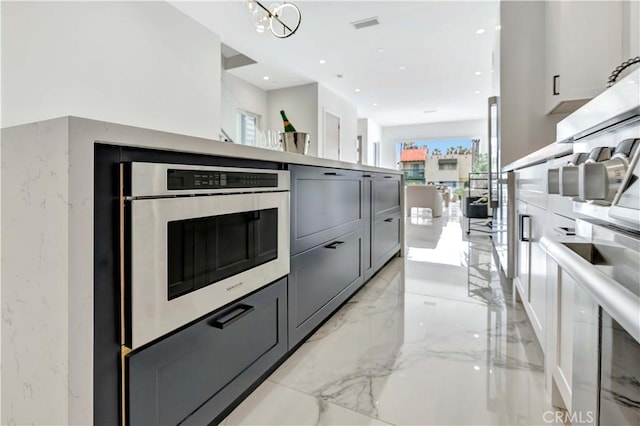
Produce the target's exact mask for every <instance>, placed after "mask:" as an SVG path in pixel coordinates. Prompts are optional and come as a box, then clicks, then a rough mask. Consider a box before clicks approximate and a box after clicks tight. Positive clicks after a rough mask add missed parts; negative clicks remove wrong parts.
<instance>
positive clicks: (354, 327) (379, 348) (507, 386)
mask: <svg viewBox="0 0 640 426" xmlns="http://www.w3.org/2000/svg"><path fill="white" fill-rule="evenodd" d="M406 246H407V247H408V249H407V251H406V256H405V257H403V258H394V259H393V260H392V261H390V262H389V263H388V264H387V265H386V266H385V267H384V268H383V269H382V270H381V271H380V272H379V273H378V274H376V275H375V276H374V277H373V278H372V279H371V281H370V282H369V283H367V285H366V286H365V287H363V289H362V290H360V291H359V292H358V293H357V294H356V295H354V297H353V298H352V299H351V300H349V301H348V302H347V303H346V304H345V305H344V306H343V307H342V308H341V309H340V310H339V311H338V312H336V314H335V315H334V316H333V317H331V318H330V319H329V320H328V321H327V322H326V323H325V324H324V325H323V326H322V327H321V328H320V329H318V330H317V331H316V333H314V334H313V335H312V336H310V337H309V339H308V340H307V341H306V342H305V343H304V344H303V345H302V346H301V347H300V348H299V349H298V350H297V351H296V352H295V353H294V354H292V355H291V356H290V357H289V358H288V359H287V360H286V361H285V362H284V363H283V364H282V365H281V366H280V367H279V368H278V369H277V370H276V371H275V372H274V373H273V374H272V375H271V376H270V377H269V379H268V382H265V384H263V385H262V386H261V387H260V388H258V390H256V392H254V393H253V394H252V395H251V396H250V397H249V398H248V399H247V400H246V401H245V402H244V403H243V404H242V405H241V406H240V407H238V409H237V410H236V411H234V412H233V413H232V414H231V416H230V417H229V419H238V420H233V421H238V422H239V423H238V424H294V423H295V424H343V423H339V422H340V421H343V420H342V419H346V417H341V416H343V415H344V416H346V415H347V413H349V415H356V414H357V415H359V416H362V417H353V420H349V421H352V422H353V424H374V423H359V422H362V421H373V420H372V419H376V420H377V421H380V422H384V423H387V424H394V425H485V424H486V425H489V424H506V425H511V424H530V425H538V424H544V419H543V414H544V412H545V411H546V410H552V407H551V405H550V403H549V402H548V400H547V398H546V396H545V393H544V372H543V365H544V361H543V355H542V352H541V350H540V347H539V346H538V343H537V340H536V338H535V335H534V332H533V329H532V328H531V326H530V324H529V322H528V319H527V317H526V314H525V312H524V309H523V307H522V305H521V304H520V303H516V302H515V301H514V300H513V295H512V289H511V286H510V284H509V283H505V282H501V281H500V277H499V273H498V270H497V268H496V265H495V263H494V261H493V257H492V251H491V250H492V249H491V240H490V239H489V238H488V237H487V236H485V235H473V233H472V235H470V236H467V235H466V234H463V232H462V230H461V228H460V219H459V217H458V214H457V212H456V211H451V210H450V211H449V212H448V214H445V215H443V216H442V217H441V218H435V219H434V218H431V217H430V216H414V217H409V218H407V219H406ZM256 401H257V402H256ZM262 401H264V403H262ZM298 401H300V402H298ZM287 407H293V408H290V409H287ZM323 407H325V408H323ZM339 409H342V410H345V411H344V412H342V411H340V410H339ZM239 413H242V414H239ZM238 416H240V417H238ZM367 419H368V420H367ZM345 421H346V420H345ZM274 422H275V423H274ZM296 422H298V423H296ZM306 422H311V423H306ZM313 422H316V423H313ZM317 422H320V423H317ZM227 424H229V423H227Z"/></svg>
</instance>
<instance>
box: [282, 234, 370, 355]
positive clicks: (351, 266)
mask: <svg viewBox="0 0 640 426" xmlns="http://www.w3.org/2000/svg"><path fill="white" fill-rule="evenodd" d="M362 245H363V232H362V229H359V230H357V231H354V232H351V233H349V234H347V235H342V236H340V237H338V238H336V239H334V240H330V241H326V242H325V243H323V244H321V245H319V246H317V247H314V248H313V249H311V250H307V251H305V252H303V253H300V254H298V255H296V256H293V257H292V258H291V271H290V273H289V347H290V348H293V347H294V346H296V345H297V344H298V343H299V342H300V341H301V340H303V339H304V338H305V337H306V336H308V335H309V334H310V333H311V332H312V331H313V330H314V329H315V328H316V327H317V326H318V325H320V324H321V323H322V322H323V321H324V320H325V319H326V318H327V317H328V316H329V315H330V314H331V313H332V312H333V311H334V310H336V309H337V308H338V307H339V306H340V305H341V304H342V303H343V302H344V301H345V300H347V299H348V298H349V297H350V296H351V295H352V294H353V293H354V292H355V291H356V290H357V289H358V288H359V287H360V286H361V285H362V283H363V282H364V281H363V274H362Z"/></svg>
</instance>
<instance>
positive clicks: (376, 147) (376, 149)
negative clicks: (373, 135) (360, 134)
mask: <svg viewBox="0 0 640 426" xmlns="http://www.w3.org/2000/svg"><path fill="white" fill-rule="evenodd" d="M373 165H374V166H379V165H380V142H374V143H373Z"/></svg>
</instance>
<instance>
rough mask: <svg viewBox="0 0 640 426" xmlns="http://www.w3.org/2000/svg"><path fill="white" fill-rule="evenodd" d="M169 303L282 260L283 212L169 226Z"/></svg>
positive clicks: (191, 221)
mask: <svg viewBox="0 0 640 426" xmlns="http://www.w3.org/2000/svg"><path fill="white" fill-rule="evenodd" d="M167 227H168V233H167V238H168V241H167V249H168V253H167V254H168V271H167V274H168V299H169V300H171V299H175V298H176V297H180V296H183V295H185V294H187V293H190V292H192V291H194V290H197V289H199V288H202V287H206V286H208V285H211V284H214V283H216V282H218V281H221V280H223V279H225V278H229V277H231V276H233V275H236V274H239V273H240V272H244V271H246V270H248V269H251V268H253V267H255V266H258V265H261V264H263V263H266V262H269V261H271V260H274V259H276V258H277V257H278V209H275V208H274V209H265V210H255V211H250V212H241V213H232V214H226V215H220V216H209V217H202V218H197V219H187V220H180V221H173V222H169V223H168V224H167Z"/></svg>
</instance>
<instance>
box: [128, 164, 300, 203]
mask: <svg viewBox="0 0 640 426" xmlns="http://www.w3.org/2000/svg"><path fill="white" fill-rule="evenodd" d="M169 169H179V170H203V171H219V172H246V173H269V174H274V175H276V176H278V186H277V187H273V188H256V189H251V188H228V189H190V190H187V191H183V190H180V191H172V190H168V189H167V171H168V170H169ZM288 190H289V172H288V171H286V170H270V169H246V168H239V167H214V166H193V165H185V164H161V163H138V162H134V163H131V196H132V197H154V196H156V197H162V196H173V195H177V194H180V195H184V194H228V193H238V192H271V191H288Z"/></svg>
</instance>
